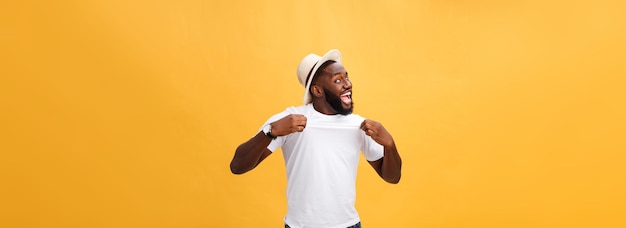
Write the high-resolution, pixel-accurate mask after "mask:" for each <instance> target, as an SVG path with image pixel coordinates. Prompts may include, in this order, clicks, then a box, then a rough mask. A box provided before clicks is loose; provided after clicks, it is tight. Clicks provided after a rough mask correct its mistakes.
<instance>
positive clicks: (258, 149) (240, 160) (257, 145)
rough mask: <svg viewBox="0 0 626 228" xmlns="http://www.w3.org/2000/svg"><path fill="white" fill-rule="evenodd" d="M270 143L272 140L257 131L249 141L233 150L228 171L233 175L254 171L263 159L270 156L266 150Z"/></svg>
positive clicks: (269, 152)
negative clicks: (233, 154)
mask: <svg viewBox="0 0 626 228" xmlns="http://www.w3.org/2000/svg"><path fill="white" fill-rule="evenodd" d="M270 142H272V139H271V138H270V137H268V136H267V135H265V134H264V133H263V132H262V131H259V133H257V134H256V135H255V136H254V137H252V138H251V139H250V140H248V141H246V142H245V143H242V144H241V145H239V146H238V147H237V150H235V156H234V157H233V160H232V161H231V162H230V171H231V172H233V173H234V174H243V173H245V172H248V171H250V170H252V169H254V167H256V166H257V165H259V163H261V161H263V159H265V158H266V157H267V156H269V155H270V154H272V152H271V151H270V150H268V149H267V146H268V145H270Z"/></svg>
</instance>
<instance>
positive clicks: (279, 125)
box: [271, 114, 306, 136]
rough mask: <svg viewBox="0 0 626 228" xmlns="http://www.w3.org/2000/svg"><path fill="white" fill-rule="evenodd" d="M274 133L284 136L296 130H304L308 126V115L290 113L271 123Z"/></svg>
mask: <svg viewBox="0 0 626 228" xmlns="http://www.w3.org/2000/svg"><path fill="white" fill-rule="evenodd" d="M271 125H272V135H275V136H284V135H288V134H291V133H294V132H302V131H303V130H304V128H305V127H306V117H305V116H304V115H301V114H289V115H287V116H285V117H283V118H281V119H280V120H277V121H276V122H273V123H271Z"/></svg>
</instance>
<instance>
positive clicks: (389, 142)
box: [361, 120, 393, 147]
mask: <svg viewBox="0 0 626 228" xmlns="http://www.w3.org/2000/svg"><path fill="white" fill-rule="evenodd" d="M361 130H363V131H364V132H365V134H366V135H368V136H370V137H372V139H373V140H374V141H376V142H377V143H378V144H380V145H383V146H385V147H391V146H393V138H392V137H391V134H389V132H387V129H385V127H383V125H382V124H381V123H379V122H376V121H373V120H364V121H363V123H361Z"/></svg>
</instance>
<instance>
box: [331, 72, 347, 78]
mask: <svg viewBox="0 0 626 228" xmlns="http://www.w3.org/2000/svg"><path fill="white" fill-rule="evenodd" d="M341 73H343V72H337V73H334V74H333V77H334V76H337V75H338V74H341ZM346 76H348V71H346Z"/></svg>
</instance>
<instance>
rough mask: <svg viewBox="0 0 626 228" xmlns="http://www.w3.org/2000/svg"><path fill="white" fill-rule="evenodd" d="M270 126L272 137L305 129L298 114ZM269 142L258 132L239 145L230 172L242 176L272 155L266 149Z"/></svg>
mask: <svg viewBox="0 0 626 228" xmlns="http://www.w3.org/2000/svg"><path fill="white" fill-rule="evenodd" d="M270 125H272V130H271V132H270V133H271V134H272V135H275V136H285V135H288V134H291V133H293V132H301V131H303V130H304V128H305V127H306V117H304V115H300V114H290V115H287V116H285V117H283V118H281V119H279V120H278V121H276V122H272V123H270ZM271 142H272V139H271V138H270V137H268V136H267V135H265V134H264V133H263V132H262V131H260V132H259V133H257V134H256V135H255V136H254V137H252V138H251V139H250V140H248V141H246V142H244V143H242V144H241V145H239V146H238V147H237V149H236V150H235V156H234V157H233V160H232V161H231V162H230V171H231V172H232V173H234V174H242V173H245V172H248V171H250V170H252V169H254V168H255V167H256V166H257V165H259V164H260V163H261V162H262V161H263V160H264V159H265V158H267V156H269V155H270V154H272V152H271V151H270V150H268V149H267V146H268V145H270V143H271Z"/></svg>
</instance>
